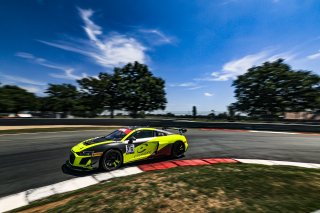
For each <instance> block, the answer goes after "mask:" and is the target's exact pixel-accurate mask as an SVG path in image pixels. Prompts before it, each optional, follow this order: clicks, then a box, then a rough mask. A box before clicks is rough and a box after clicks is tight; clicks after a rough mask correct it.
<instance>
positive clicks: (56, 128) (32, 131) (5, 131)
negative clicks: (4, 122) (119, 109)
mask: <svg viewBox="0 0 320 213" xmlns="http://www.w3.org/2000/svg"><path fill="white" fill-rule="evenodd" d="M105 129H116V128H115V127H107V126H104V127H53V128H33V129H10V130H0V135H1V134H17V133H35V132H60V131H78V130H105Z"/></svg>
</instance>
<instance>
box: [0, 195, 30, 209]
mask: <svg viewBox="0 0 320 213" xmlns="http://www.w3.org/2000/svg"><path fill="white" fill-rule="evenodd" d="M28 204H29V202H28V201H27V198H26V192H20V193H17V194H13V195H9V196H7V197H3V198H1V199H0V212H6V211H10V210H12V209H16V208H19V207H22V206H25V205H28Z"/></svg>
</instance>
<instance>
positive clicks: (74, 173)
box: [61, 156, 185, 177]
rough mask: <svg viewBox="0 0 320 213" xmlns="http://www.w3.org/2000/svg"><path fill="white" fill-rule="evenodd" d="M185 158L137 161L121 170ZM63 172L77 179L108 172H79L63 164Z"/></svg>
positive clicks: (100, 170)
mask: <svg viewBox="0 0 320 213" xmlns="http://www.w3.org/2000/svg"><path fill="white" fill-rule="evenodd" d="M184 157H185V156H182V157H180V158H172V157H162V158H155V159H148V160H141V161H137V162H133V163H128V164H126V165H124V166H122V167H120V169H121V168H127V167H132V166H140V165H147V164H151V163H159V162H165V161H171V160H177V159H182V158H184ZM61 170H62V172H63V173H64V174H67V175H72V176H76V177H84V176H90V175H94V174H99V173H103V172H106V171H104V170H102V169H96V170H92V171H78V170H72V169H70V168H69V167H68V166H67V165H66V164H63V165H62V166H61Z"/></svg>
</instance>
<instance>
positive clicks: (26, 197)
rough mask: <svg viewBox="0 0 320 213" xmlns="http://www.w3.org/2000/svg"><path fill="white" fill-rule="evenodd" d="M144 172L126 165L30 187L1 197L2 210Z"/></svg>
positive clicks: (0, 209) (0, 206) (0, 208)
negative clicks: (116, 168)
mask: <svg viewBox="0 0 320 213" xmlns="http://www.w3.org/2000/svg"><path fill="white" fill-rule="evenodd" d="M141 172H143V171H142V170H141V169H139V168H138V167H126V168H122V169H119V170H115V171H112V172H104V173H99V174H95V175H91V176H85V177H78V178H73V179H70V180H66V181H62V182H59V183H55V184H52V185H48V186H43V187H39V188H35V189H29V190H27V191H24V192H20V193H17V194H13V195H9V196H6V197H2V198H0V212H6V211H10V210H12V209H16V208H19V207H22V206H25V205H28V204H29V203H31V202H33V201H36V200H40V199H43V198H46V197H49V196H51V195H55V194H61V193H65V192H70V191H74V190H77V189H81V188H84V187H87V186H91V185H94V184H97V183H100V182H103V181H106V180H109V179H112V178H115V177H123V176H128V175H134V174H138V173H141Z"/></svg>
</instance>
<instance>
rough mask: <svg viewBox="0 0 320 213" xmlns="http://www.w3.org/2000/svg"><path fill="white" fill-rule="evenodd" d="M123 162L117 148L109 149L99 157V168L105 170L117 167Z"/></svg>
mask: <svg viewBox="0 0 320 213" xmlns="http://www.w3.org/2000/svg"><path fill="white" fill-rule="evenodd" d="M122 162H123V156H122V153H121V152H120V151H118V150H114V149H111V150H109V151H107V152H105V153H104V154H103V156H102V158H101V164H100V165H101V168H102V169H103V170H105V171H113V170H116V169H118V168H119V167H120V166H121V165H122Z"/></svg>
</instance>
